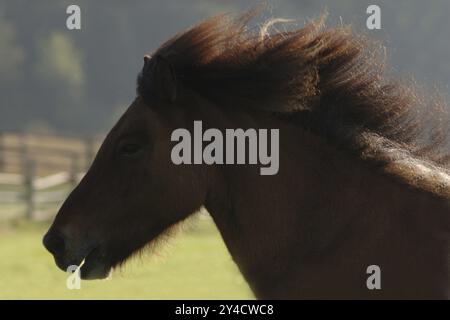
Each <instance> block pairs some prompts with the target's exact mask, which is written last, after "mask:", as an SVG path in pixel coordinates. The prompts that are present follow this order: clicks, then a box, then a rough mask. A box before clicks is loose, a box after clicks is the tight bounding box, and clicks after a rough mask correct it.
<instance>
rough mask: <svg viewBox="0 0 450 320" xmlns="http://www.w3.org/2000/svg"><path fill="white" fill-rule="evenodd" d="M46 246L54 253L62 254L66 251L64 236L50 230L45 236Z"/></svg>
mask: <svg viewBox="0 0 450 320" xmlns="http://www.w3.org/2000/svg"><path fill="white" fill-rule="evenodd" d="M42 242H43V243H44V247H45V248H47V250H48V251H50V253H52V254H53V255H60V254H62V253H63V252H64V249H65V244H64V238H63V237H61V236H60V235H58V234H55V233H50V232H48V233H47V234H46V235H45V236H44V240H43V241H42Z"/></svg>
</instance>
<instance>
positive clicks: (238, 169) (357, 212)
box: [206, 122, 449, 298]
mask: <svg viewBox="0 0 450 320" xmlns="http://www.w3.org/2000/svg"><path fill="white" fill-rule="evenodd" d="M274 125H275V127H279V128H280V171H279V173H278V174H277V175H275V176H259V175H258V174H257V172H258V171H257V170H254V169H253V168H251V167H249V166H221V167H220V170H218V173H217V176H216V178H215V181H216V182H217V183H216V185H215V186H214V188H213V191H212V192H210V194H209V197H208V201H207V203H206V207H207V209H208V210H209V211H210V213H211V215H212V216H213V218H214V220H215V222H216V224H217V226H218V228H219V230H220V232H221V234H222V236H223V239H224V241H225V243H226V245H227V247H228V249H229V251H230V253H231V255H232V256H233V258H234V260H235V261H236V263H237V265H238V266H239V267H240V269H241V271H242V273H243V274H244V276H245V277H246V279H247V280H248V282H249V283H250V285H251V286H252V288H253V290H254V292H255V293H256V294H257V296H259V297H263V298H267V297H272V298H273V297H275V298H276V297H296V298H298V297H301V296H302V295H306V297H333V296H334V295H336V297H345V296H348V297H364V296H366V295H367V297H372V296H373V295H375V297H377V296H376V295H377V294H378V297H389V295H390V294H392V295H394V296H398V295H400V296H401V295H404V296H407V295H408V293H412V294H414V293H416V294H417V295H418V296H420V294H422V293H423V294H428V295H430V294H435V296H440V295H443V294H444V293H443V291H442V290H443V288H444V287H445V286H446V284H447V283H448V279H449V278H448V273H447V272H448V267H447V266H448V261H447V259H448V258H447V252H448V251H447V249H448V247H447V245H448V243H447V242H444V241H441V240H439V239H438V237H437V233H435V232H438V229H437V228H438V224H437V223H436V221H438V220H439V219H437V220H436V219H434V217H430V214H435V218H438V216H439V215H440V214H445V213H447V212H448V210H447V207H448V206H447V205H446V202H443V201H441V200H436V198H434V197H432V196H430V195H429V194H428V193H426V192H422V191H421V190H413V189H410V188H407V187H405V185H402V184H401V183H398V181H396V180H395V179H391V178H390V177H389V176H385V175H381V174H379V173H377V172H376V171H375V170H373V168H371V166H370V165H368V164H367V163H366V162H364V161H361V160H360V159H357V158H355V157H352V156H350V155H348V154H346V153H345V152H342V151H340V150H339V149H337V148H334V147H330V146H328V145H326V144H325V143H323V142H322V141H321V139H320V138H318V137H316V136H314V135H312V134H310V133H307V132H304V131H303V130H301V129H300V128H298V127H297V126H293V125H289V124H285V123H283V122H280V123H277V124H274ZM214 191H215V192H214ZM446 221H447V222H448V220H446ZM431 248H432V249H431ZM373 264H376V265H379V266H380V268H381V270H382V272H383V274H382V276H383V283H385V284H386V287H388V288H390V290H385V291H383V290H381V292H370V291H368V289H367V287H366V278H367V277H368V275H367V274H366V268H367V267H368V266H369V265H373ZM430 266H433V267H435V268H433V270H431V269H430ZM436 266H442V268H441V269H439V267H436ZM411 279H414V281H411ZM444 280H445V281H444ZM411 286H413V287H414V288H416V287H417V286H419V287H421V291H420V293H419V292H418V291H417V290H413V291H411V290H410V289H411ZM408 290H409V291H408ZM325 294H326V295H327V296H325ZM445 294H446V293H445ZM371 295H372V296H371ZM383 295H384V296H383Z"/></svg>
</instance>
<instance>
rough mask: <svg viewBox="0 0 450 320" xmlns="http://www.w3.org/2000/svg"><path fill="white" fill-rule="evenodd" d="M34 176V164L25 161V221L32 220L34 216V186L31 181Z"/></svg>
mask: <svg viewBox="0 0 450 320" xmlns="http://www.w3.org/2000/svg"><path fill="white" fill-rule="evenodd" d="M35 174H36V164H35V163H34V162H33V161H31V160H27V161H26V166H25V176H24V179H23V180H24V198H25V205H26V218H27V220H32V219H33V214H34V186H33V180H34V177H35Z"/></svg>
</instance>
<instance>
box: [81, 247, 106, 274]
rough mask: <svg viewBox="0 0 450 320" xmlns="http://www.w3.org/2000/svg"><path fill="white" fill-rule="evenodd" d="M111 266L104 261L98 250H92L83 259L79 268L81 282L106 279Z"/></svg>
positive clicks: (103, 256) (102, 254)
mask: <svg viewBox="0 0 450 320" xmlns="http://www.w3.org/2000/svg"><path fill="white" fill-rule="evenodd" d="M111 269H112V268H111V265H110V264H109V263H108V262H107V260H106V259H105V255H104V253H102V251H101V249H100V248H96V249H94V250H92V251H91V252H90V253H89V254H88V255H87V257H86V258H85V259H84V263H83V265H82V266H81V268H80V277H81V279H83V280H99V279H105V278H108V276H109V275H110V273H111Z"/></svg>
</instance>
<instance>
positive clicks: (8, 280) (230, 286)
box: [0, 219, 253, 299]
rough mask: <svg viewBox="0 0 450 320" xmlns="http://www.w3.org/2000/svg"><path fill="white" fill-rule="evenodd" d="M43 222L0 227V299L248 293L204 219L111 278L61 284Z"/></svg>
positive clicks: (224, 296) (197, 296)
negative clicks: (46, 245) (71, 285)
mask: <svg viewBox="0 0 450 320" xmlns="http://www.w3.org/2000/svg"><path fill="white" fill-rule="evenodd" d="M47 227H48V225H47V224H45V223H24V222H20V223H18V225H15V226H14V225H12V226H11V225H9V226H5V225H4V226H2V227H0V259H1V260H0V299H245V298H253V296H252V294H251V292H250V290H249V288H248V285H247V284H246V283H245V281H244V280H243V278H242V276H241V275H240V273H239V271H238V270H237V267H236V266H235V264H234V263H233V262H232V260H231V257H230V255H229V254H228V252H227V250H226V248H225V246H224V244H223V241H222V239H221V238H220V236H219V234H218V231H217V230H216V228H215V227H214V225H213V224H212V222H211V221H210V220H209V219H206V220H198V221H197V222H196V223H195V228H191V230H186V231H184V232H183V233H181V234H179V235H178V236H176V237H175V239H173V240H172V241H170V242H169V245H168V246H163V248H161V250H159V251H160V252H161V254H158V255H152V256H149V257H145V256H144V257H142V258H138V259H134V260H132V261H131V262H129V263H128V264H127V265H126V266H125V268H124V269H123V270H120V271H119V272H115V273H114V274H113V277H112V279H110V280H101V281H82V283H81V289H80V290H69V289H67V287H66V280H67V276H68V275H67V274H65V273H64V272H62V271H60V270H58V269H57V267H56V266H55V264H54V262H53V258H52V257H51V256H50V254H49V253H48V252H46V251H45V249H44V248H43V246H42V244H41V239H42V236H43V234H44V233H45V231H46V229H47Z"/></svg>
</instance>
